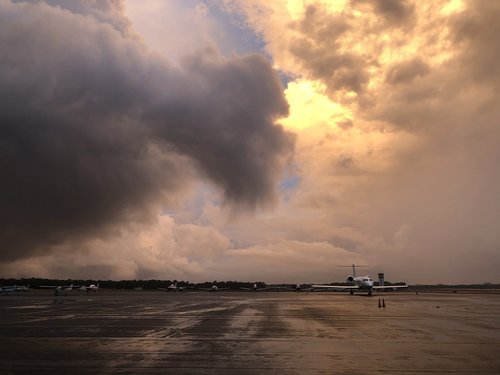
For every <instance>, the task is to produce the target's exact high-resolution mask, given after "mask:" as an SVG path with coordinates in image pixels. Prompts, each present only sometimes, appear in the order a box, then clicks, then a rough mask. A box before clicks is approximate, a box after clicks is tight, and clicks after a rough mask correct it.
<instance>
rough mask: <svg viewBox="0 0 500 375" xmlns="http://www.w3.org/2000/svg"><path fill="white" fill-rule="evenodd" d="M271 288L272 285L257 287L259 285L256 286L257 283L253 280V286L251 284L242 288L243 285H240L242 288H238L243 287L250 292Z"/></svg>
mask: <svg viewBox="0 0 500 375" xmlns="http://www.w3.org/2000/svg"><path fill="white" fill-rule="evenodd" d="M271 288H272V287H270V286H267V287H264V288H259V287H258V286H257V283H256V282H255V283H253V286H252V287H251V288H244V287H242V288H240V289H243V290H249V291H251V292H260V291H262V290H267V289H271Z"/></svg>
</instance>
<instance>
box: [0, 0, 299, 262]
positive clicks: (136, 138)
mask: <svg viewBox="0 0 500 375" xmlns="http://www.w3.org/2000/svg"><path fill="white" fill-rule="evenodd" d="M61 4H62V5H63V7H61V6H60V5H61ZM64 4H66V2H63V3H60V4H58V3H57V2H55V1H48V2H33V3H32V2H16V3H12V2H10V1H6V0H2V1H0V49H1V50H2V51H4V52H3V53H2V54H1V55H0V97H1V98H2V102H1V107H2V110H1V111H0V173H1V176H2V184H0V206H1V208H2V209H1V211H0V238H1V239H2V252H1V254H0V257H1V259H2V260H3V261H6V260H11V259H16V258H20V257H23V256H27V255H33V254H40V253H44V252H46V251H47V250H54V249H56V248H58V245H63V244H64V243H65V242H66V241H69V240H71V241H75V240H77V239H79V238H90V237H92V238H96V237H100V236H103V237H105V236H109V235H112V234H113V233H115V231H116V230H117V228H118V227H119V226H120V225H126V224H127V223H131V222H141V223H147V222H148V221H151V220H155V217H156V215H157V214H158V211H159V210H161V209H162V207H163V206H164V205H168V202H169V200H170V199H171V198H172V197H175V196H176V195H178V194H182V192H183V190H184V189H187V188H189V186H190V185H191V184H192V183H193V181H196V180H197V179H202V180H208V181H210V182H211V183H213V184H214V185H215V186H216V187H217V188H218V189H220V191H221V192H222V194H223V196H224V198H225V202H227V203H228V204H231V205H236V206H244V207H246V208H251V209H253V208H256V207H264V206H266V205H267V204H269V203H271V202H272V201H273V200H274V198H275V197H274V195H275V192H274V191H275V185H276V180H277V178H279V177H280V175H281V167H282V166H283V164H284V163H285V162H286V160H287V158H288V157H289V156H290V154H291V153H292V151H293V142H294V140H293V138H292V136H291V135H290V134H289V133H287V132H285V131H284V130H283V128H282V127H281V126H279V125H277V124H276V120H277V119H278V118H280V117H283V116H286V115H287V113H288V105H287V103H286V101H285V99H284V96H283V93H282V91H283V90H282V87H281V85H280V83H279V80H278V78H277V75H276V73H275V72H274V71H273V69H272V68H271V66H270V64H269V63H268V62H267V60H265V59H264V58H263V57H261V56H258V55H252V56H247V57H233V58H231V59H227V58H224V57H222V56H220V55H219V53H218V52H217V51H216V50H215V49H212V48H207V49H206V50H204V51H200V52H199V53H197V54H194V55H191V56H188V57H186V58H185V59H184V60H183V61H182V64H181V67H178V66H174V65H172V64H170V63H169V62H168V61H167V60H165V59H164V58H162V57H160V56H157V55H154V54H152V53H150V52H148V50H147V49H146V47H145V46H144V45H143V44H142V43H141V41H140V38H138V37H137V36H136V35H135V34H134V32H133V30H132V29H131V26H130V24H129V23H128V21H127V20H126V18H124V17H123V16H121V7H122V4H121V3H120V2H118V1H109V2H102V3H97V4H98V5H92V6H90V5H89V4H90V3H88V2H73V3H72V6H65V5H64ZM92 4H93V3H92ZM59 248H63V246H59Z"/></svg>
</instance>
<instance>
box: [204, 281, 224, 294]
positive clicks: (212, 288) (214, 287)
mask: <svg viewBox="0 0 500 375" xmlns="http://www.w3.org/2000/svg"><path fill="white" fill-rule="evenodd" d="M198 289H199V290H206V291H207V292H211V293H212V292H219V291H221V290H228V289H231V288H219V287H218V286H217V285H216V284H215V283H214V284H213V285H212V286H211V287H210V288H198Z"/></svg>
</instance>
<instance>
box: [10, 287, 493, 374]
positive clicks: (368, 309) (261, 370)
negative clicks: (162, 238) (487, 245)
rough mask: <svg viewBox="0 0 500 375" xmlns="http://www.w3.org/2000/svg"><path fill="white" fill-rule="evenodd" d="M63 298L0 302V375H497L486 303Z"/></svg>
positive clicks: (132, 295) (35, 294)
mask: <svg viewBox="0 0 500 375" xmlns="http://www.w3.org/2000/svg"><path fill="white" fill-rule="evenodd" d="M65 297H66V298H65ZM65 297H60V298H57V299H55V298H54V297H52V296H49V295H47V294H46V293H44V292H43V291H32V292H30V293H29V294H26V295H24V294H23V296H12V297H11V296H6V297H5V298H3V297H2V298H1V300H0V312H1V317H2V319H1V321H0V338H1V341H0V352H1V353H2V356H1V357H0V374H52V373H56V372H59V373H71V374H90V373H92V374H103V373H113V374H136V373H142V374H155V373H167V374H310V373H325V374H332V373H334V374H387V373H393V374H401V373H412V374H433V373H451V374H475V373H477V374H498V373H500V359H499V358H498V353H499V352H500V333H499V332H500V329H499V328H500V319H499V318H498V317H499V316H500V315H499V312H500V298H499V297H498V296H497V295H465V294H464V295H457V294H454V295H451V294H450V295H425V294H421V295H418V296H415V295H412V294H391V295H387V296H385V300H386V301H387V307H386V308H385V309H380V308H378V306H377V298H356V297H352V296H348V295H344V294H335V293H318V294H315V293H309V294H307V293H301V294H297V293H259V294H257V295H255V294H251V293H238V292H234V293H233V292H228V293H220V294H218V295H216V296H213V295H212V294H206V293H196V292H190V293H184V294H167V295H166V294H164V293H156V292H142V293H139V292H123V291H105V290H104V291H102V292H99V294H97V295H96V296H93V298H92V299H88V298H85V297H84V296H82V297H78V296H65ZM54 302H55V303H54ZM436 306H439V307H440V308H439V309H437V308H436Z"/></svg>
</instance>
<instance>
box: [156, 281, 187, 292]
mask: <svg viewBox="0 0 500 375" xmlns="http://www.w3.org/2000/svg"><path fill="white" fill-rule="evenodd" d="M158 290H165V291H167V292H182V291H184V287H183V286H177V281H174V282H173V283H172V284H170V285H169V286H168V287H166V288H158Z"/></svg>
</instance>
